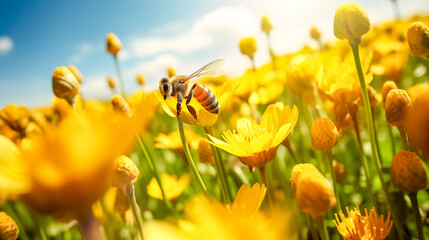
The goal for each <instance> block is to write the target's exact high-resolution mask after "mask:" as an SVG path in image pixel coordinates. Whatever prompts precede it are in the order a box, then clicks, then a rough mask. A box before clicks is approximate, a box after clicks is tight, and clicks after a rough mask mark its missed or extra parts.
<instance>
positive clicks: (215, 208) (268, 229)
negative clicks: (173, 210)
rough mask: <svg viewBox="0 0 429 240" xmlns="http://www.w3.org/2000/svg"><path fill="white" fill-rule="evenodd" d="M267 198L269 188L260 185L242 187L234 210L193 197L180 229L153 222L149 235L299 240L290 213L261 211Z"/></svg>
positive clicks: (182, 239)
mask: <svg viewBox="0 0 429 240" xmlns="http://www.w3.org/2000/svg"><path fill="white" fill-rule="evenodd" d="M265 194H266V188H265V187H264V186H262V187H260V185H259V184H255V185H253V187H252V188H251V187H250V186H248V185H242V186H241V188H240V189H239V191H238V193H237V196H236V198H235V200H234V203H233V204H232V206H231V205H223V204H221V203H220V202H217V201H215V200H211V199H208V198H204V197H201V196H197V197H193V198H191V199H190V200H189V201H188V202H187V203H186V204H185V210H184V212H185V214H184V216H185V220H179V221H178V224H177V225H173V224H171V223H167V222H160V221H156V222H149V223H147V224H146V225H145V227H146V228H145V233H147V236H148V238H151V239H173V240H178V239H180V240H185V239H186V240H194V239H195V240H197V239H201V238H204V239H207V240H215V239H228V240H229V239H236V240H253V239H255V240H256V239H266V240H280V239H293V240H295V239H296V235H295V236H294V235H293V233H292V232H291V231H290V228H291V227H290V226H291V218H290V213H289V212H287V211H285V210H284V209H281V208H278V207H277V208H275V209H274V211H273V212H272V214H271V215H270V214H266V213H264V212H263V211H261V210H259V207H260V205H261V202H262V200H263V198H264V196H265Z"/></svg>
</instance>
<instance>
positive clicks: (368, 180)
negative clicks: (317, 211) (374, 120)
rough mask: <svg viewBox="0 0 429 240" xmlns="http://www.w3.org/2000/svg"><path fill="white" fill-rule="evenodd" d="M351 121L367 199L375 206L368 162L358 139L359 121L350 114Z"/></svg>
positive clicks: (359, 138) (354, 115)
mask: <svg viewBox="0 0 429 240" xmlns="http://www.w3.org/2000/svg"><path fill="white" fill-rule="evenodd" d="M352 119H353V127H354V129H355V133H356V140H357V143H358V148H359V157H360V161H361V164H362V167H363V171H364V174H365V179H366V187H367V188H368V193H369V197H370V200H371V203H372V204H371V205H372V206H375V204H376V203H377V201H376V199H375V197H374V194H372V193H373V192H372V182H371V177H370V174H369V167H368V161H367V160H366V157H365V152H364V151H363V145H362V140H361V137H360V130H359V120H358V118H357V116H356V114H352Z"/></svg>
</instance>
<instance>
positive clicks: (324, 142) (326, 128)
mask: <svg viewBox="0 0 429 240" xmlns="http://www.w3.org/2000/svg"><path fill="white" fill-rule="evenodd" d="M337 141H338V130H337V127H335V124H334V123H333V122H332V120H331V119H330V118H319V119H317V120H316V121H314V123H313V126H311V144H313V147H314V148H315V149H317V150H319V151H331V150H332V148H333V147H334V146H335V145H337Z"/></svg>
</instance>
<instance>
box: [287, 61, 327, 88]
mask: <svg viewBox="0 0 429 240" xmlns="http://www.w3.org/2000/svg"><path fill="white" fill-rule="evenodd" d="M322 75H323V66H322V64H321V63H320V62H319V61H317V60H316V59H314V58H313V57H312V56H310V55H303V54H299V55H296V56H295V57H294V58H292V60H291V61H290V63H289V66H288V68H287V78H286V85H287V86H288V87H289V89H290V90H291V91H292V92H293V93H295V94H297V95H302V94H304V92H306V91H310V92H313V91H314V87H315V84H316V82H320V81H321V80H322Z"/></svg>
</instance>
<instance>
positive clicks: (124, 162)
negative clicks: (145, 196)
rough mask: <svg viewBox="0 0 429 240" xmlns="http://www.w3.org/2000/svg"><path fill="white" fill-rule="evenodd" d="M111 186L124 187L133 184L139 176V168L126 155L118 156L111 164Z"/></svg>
mask: <svg viewBox="0 0 429 240" xmlns="http://www.w3.org/2000/svg"><path fill="white" fill-rule="evenodd" d="M113 170H114V173H113V178H112V179H113V180H112V186H114V187H118V188H124V189H125V187H127V186H130V185H132V184H134V182H136V181H137V179H138V177H139V176H140V170H139V169H138V168H137V166H136V164H135V163H134V162H133V160H131V159H130V158H129V157H127V156H124V155H123V156H120V157H119V158H117V159H116V160H115V163H114V165H113Z"/></svg>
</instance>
